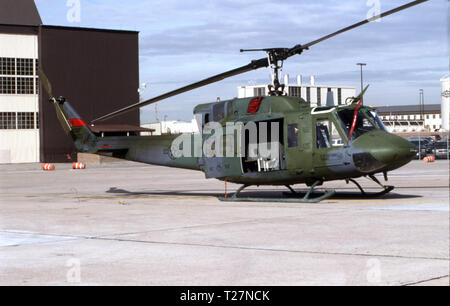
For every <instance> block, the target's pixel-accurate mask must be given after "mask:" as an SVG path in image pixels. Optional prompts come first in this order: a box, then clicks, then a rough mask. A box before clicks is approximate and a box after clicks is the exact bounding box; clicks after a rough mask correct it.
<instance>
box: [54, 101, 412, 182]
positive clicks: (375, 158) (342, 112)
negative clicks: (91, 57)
mask: <svg viewBox="0 0 450 306" xmlns="http://www.w3.org/2000/svg"><path fill="white" fill-rule="evenodd" d="M60 106H62V107H61V110H62V112H63V114H64V116H66V117H67V119H68V120H67V121H68V122H71V119H79V118H73V117H79V116H78V115H76V112H75V111H74V110H73V109H72V108H71V106H70V104H68V102H64V103H62V104H61V103H60ZM357 113H358V116H357V120H356V121H355V122H353V120H354V119H355V117H354V114H355V105H341V106H336V107H315V108H314V107H311V106H310V104H309V103H308V102H306V101H304V100H303V99H301V98H296V97H285V96H274V97H264V98H245V99H233V100H229V101H224V102H219V103H210V104H202V105H199V106H197V107H196V108H195V110H194V114H195V116H196V118H197V121H198V125H199V130H200V131H201V133H200V134H188V135H162V136H131V137H125V136H111V137H101V136H100V135H95V134H93V133H92V132H91V131H90V130H89V128H88V127H87V126H85V127H82V129H80V128H79V127H78V129H77V127H71V131H70V132H69V133H70V134H71V135H72V138H73V139H74V142H75V145H76V147H77V149H78V151H80V152H88V153H93V154H100V155H108V156H114V157H118V158H122V159H126V160H131V161H137V162H142V163H148V164H155V165H161V166H168V167H177V168H184V169H191V170H198V171H203V172H204V173H205V175H206V177H207V178H215V179H219V180H222V181H227V182H232V183H238V184H244V185H294V184H300V183H305V184H307V185H308V186H311V185H312V184H314V183H315V182H325V181H332V180H346V179H352V178H358V177H361V176H366V175H373V174H376V173H387V172H389V171H392V170H394V169H397V168H399V167H402V166H403V165H405V164H407V163H409V162H410V161H411V160H412V158H413V157H414V156H415V155H416V151H415V147H414V146H412V145H411V144H410V143H409V142H408V141H407V140H405V139H403V138H401V137H398V136H395V135H393V134H390V133H388V132H387V131H386V130H385V128H384V126H383V124H382V122H381V120H380V119H379V118H378V116H377V115H376V113H375V112H374V111H373V109H371V108H368V107H361V108H360V109H359V110H357ZM71 117H72V118H71ZM62 124H64V122H62ZM352 124H354V125H355V127H354V131H353V133H351V136H350V132H351V126H352Z"/></svg>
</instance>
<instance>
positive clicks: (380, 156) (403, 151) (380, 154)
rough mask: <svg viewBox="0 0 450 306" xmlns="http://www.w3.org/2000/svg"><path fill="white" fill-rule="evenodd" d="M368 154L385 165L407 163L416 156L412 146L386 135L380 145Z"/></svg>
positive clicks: (395, 137)
mask: <svg viewBox="0 0 450 306" xmlns="http://www.w3.org/2000/svg"><path fill="white" fill-rule="evenodd" d="M370 154H371V155H372V156H373V157H374V158H375V159H376V160H378V161H380V162H381V163H383V164H385V165H390V164H392V163H400V164H406V163H409V162H410V161H411V160H412V159H413V157H414V156H416V154H417V150H416V148H415V146H414V145H413V144H411V143H410V142H409V141H407V140H406V139H403V138H401V137H399V136H396V135H392V134H388V135H386V136H385V137H384V139H383V141H382V143H381V144H380V145H379V146H377V147H374V148H372V149H371V150H370Z"/></svg>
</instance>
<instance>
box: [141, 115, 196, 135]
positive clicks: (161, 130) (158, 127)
mask: <svg viewBox="0 0 450 306" xmlns="http://www.w3.org/2000/svg"><path fill="white" fill-rule="evenodd" d="M142 127H143V128H146V129H152V130H155V132H153V133H147V132H144V133H141V135H142V136H150V135H152V136H159V135H167V134H172V135H173V134H195V133H199V130H198V125H197V121H196V120H195V119H192V121H191V122H183V121H163V122H157V123H150V124H143V125H142Z"/></svg>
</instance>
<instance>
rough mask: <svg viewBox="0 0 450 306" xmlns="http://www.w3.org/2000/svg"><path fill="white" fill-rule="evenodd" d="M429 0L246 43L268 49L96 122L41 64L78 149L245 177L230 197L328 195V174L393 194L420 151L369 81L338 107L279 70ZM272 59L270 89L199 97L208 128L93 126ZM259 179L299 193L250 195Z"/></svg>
mask: <svg viewBox="0 0 450 306" xmlns="http://www.w3.org/2000/svg"><path fill="white" fill-rule="evenodd" d="M426 1H428V0H417V1H412V2H410V3H407V4H405V5H403V6H400V7H397V8H395V9H392V10H390V11H387V12H384V13H382V14H380V15H377V16H375V17H373V18H371V19H366V20H363V21H361V22H358V23H356V24H354V25H351V26H349V27H346V28H343V29H341V30H339V31H336V32H334V33H332V34H329V35H327V36H324V37H322V38H320V39H317V40H315V41H312V42H310V43H307V44H303V45H301V44H299V45H296V46H294V47H293V48H268V49H247V50H246V49H242V50H241V52H265V53H266V54H267V57H264V58H261V59H257V60H253V61H251V62H250V63H249V64H247V65H245V66H242V67H239V68H236V69H233V70H230V71H227V72H224V73H221V74H218V75H215V76H213V77H210V78H207V79H204V80H202V81H199V82H196V83H193V84H190V85H187V86H185V87H182V88H179V89H176V90H173V91H171V92H168V93H165V94H163V95H160V96H158V97H155V98H152V99H150V100H147V101H143V102H139V103H136V104H133V105H130V106H128V107H125V108H123V109H120V110H117V111H115V112H113V113H111V114H108V115H105V116H102V117H100V118H98V119H95V120H93V121H92V122H91V123H90V124H87V123H86V122H85V121H83V119H82V118H81V117H80V116H79V115H78V113H77V112H76V111H75V109H74V108H73V107H72V106H71V104H70V103H69V102H68V101H67V100H66V98H64V97H59V98H56V97H55V96H54V95H53V92H52V86H51V83H50V81H49V80H48V78H47V77H46V75H45V73H44V72H43V71H42V70H41V69H39V77H40V79H41V84H42V86H43V88H44V89H45V90H46V92H47V94H48V96H49V97H50V102H51V103H53V105H54V107H55V110H56V115H57V117H58V119H59V121H60V123H61V125H62V127H63V129H64V130H65V132H66V133H67V135H70V137H71V138H72V139H73V141H74V145H75V147H76V149H77V151H78V152H82V153H91V154H98V155H105V156H112V157H116V158H120V159H124V160H130V161H136V162H141V163H147V164H153V165H160V166H167V167H175V168H182V169H189V170H197V171H202V172H204V173H205V176H206V178H207V179H218V180H221V181H225V182H230V183H236V184H240V185H241V187H240V188H239V189H238V190H237V191H236V192H235V193H234V194H233V195H232V196H228V195H227V194H226V195H225V196H224V197H219V199H220V200H222V201H234V202H244V201H252V202H299V203H318V202H321V201H323V200H326V199H329V198H330V197H332V196H333V195H335V193H336V192H335V191H334V190H329V191H325V192H324V193H323V195H321V196H315V197H313V196H312V195H313V193H314V191H315V188H316V187H318V186H322V185H323V183H324V182H327V181H338V180H342V181H345V182H346V183H347V184H348V183H350V182H352V183H354V184H355V185H356V186H357V187H358V188H359V190H360V191H361V193H362V195H363V196H367V197H369V196H370V197H375V196H381V195H385V194H387V193H390V192H391V191H392V190H394V187H393V186H386V185H383V184H382V183H381V182H380V181H379V180H378V179H377V178H376V176H375V175H376V174H383V177H384V179H385V181H388V172H390V171H393V170H395V169H398V168H400V167H402V166H404V165H406V164H408V163H409V162H410V161H411V160H412V159H414V157H415V156H416V154H417V150H416V148H415V147H414V146H413V145H412V144H411V143H410V142H408V141H407V140H405V139H403V138H401V137H399V136H396V135H393V134H391V133H389V132H388V131H387V130H386V128H385V126H384V125H383V123H382V121H381V119H380V118H379V117H378V115H377V113H376V111H375V109H373V108H371V107H369V106H366V105H364V103H363V98H364V95H365V93H366V91H367V90H368V86H367V87H366V88H365V89H364V90H363V91H362V92H361V93H360V94H359V95H358V96H357V97H352V98H349V99H347V101H346V103H345V104H344V105H338V106H336V105H335V103H334V101H333V99H332V98H331V97H330V95H329V99H328V100H327V105H326V106H318V107H313V106H312V105H311V104H310V103H308V102H307V101H305V100H304V99H302V98H299V97H289V96H287V95H286V93H285V91H284V85H283V84H281V83H280V81H279V77H278V75H279V71H280V70H281V69H282V67H283V63H284V61H285V60H287V59H288V58H290V57H292V56H294V55H300V54H302V53H303V52H304V51H306V50H309V48H310V47H312V46H314V45H316V44H318V43H321V42H323V41H324V40H327V39H330V38H332V37H334V36H336V35H339V34H342V33H344V32H347V31H350V30H352V29H354V28H357V27H360V26H362V25H365V24H367V23H369V22H371V21H374V20H377V19H380V18H384V17H386V16H388V15H391V14H394V13H397V12H399V11H402V10H405V9H407V8H410V7H412V6H415V5H418V4H420V3H423V2H426ZM267 67H270V68H271V69H272V70H273V79H272V83H271V85H269V95H268V96H264V97H263V96H260V97H253V98H235V99H232V100H227V101H220V102H219V101H218V102H215V103H207V104H201V105H198V106H196V107H195V109H194V115H195V117H196V120H197V124H198V127H199V130H200V133H198V134H184V135H161V136H128V137H125V136H104V137H103V135H100V134H98V133H95V132H93V129H92V127H94V126H95V123H96V122H99V121H102V120H105V119H109V118H112V117H115V116H118V115H121V114H123V113H126V112H128V111H131V110H134V109H137V108H141V107H144V106H147V105H150V104H153V103H156V102H159V101H162V100H164V99H167V98H169V97H172V96H175V95H179V94H181V93H184V92H187V91H191V90H193V89H196V88H199V87H202V86H206V85H209V84H212V83H215V82H218V81H221V80H223V79H226V78H229V77H232V76H236V75H239V74H242V73H246V72H249V71H252V70H256V69H259V68H267ZM361 177H366V178H369V179H371V180H373V181H374V182H375V183H377V184H378V185H379V186H380V187H381V188H382V191H381V192H378V193H374V194H369V193H366V191H365V190H364V189H363V188H362V187H361V185H360V184H359V183H358V182H357V181H356V179H358V178H361ZM297 184H306V185H307V186H308V187H309V190H308V192H307V193H306V194H305V195H304V196H303V194H301V195H300V193H298V192H297V191H295V190H294V188H293V187H292V186H294V185H297ZM250 186H285V187H287V188H288V189H289V190H290V192H291V193H290V194H284V196H283V197H281V198H264V197H241V196H240V193H241V192H242V191H243V190H244V189H246V188H248V187H250ZM302 196H303V197H302Z"/></svg>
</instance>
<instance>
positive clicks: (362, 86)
mask: <svg viewBox="0 0 450 306" xmlns="http://www.w3.org/2000/svg"><path fill="white" fill-rule="evenodd" d="M356 65H358V66H360V67H361V92H363V90H364V79H363V66H367V64H366V63H358V64H356ZM361 101H363V104H364V97H361Z"/></svg>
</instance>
